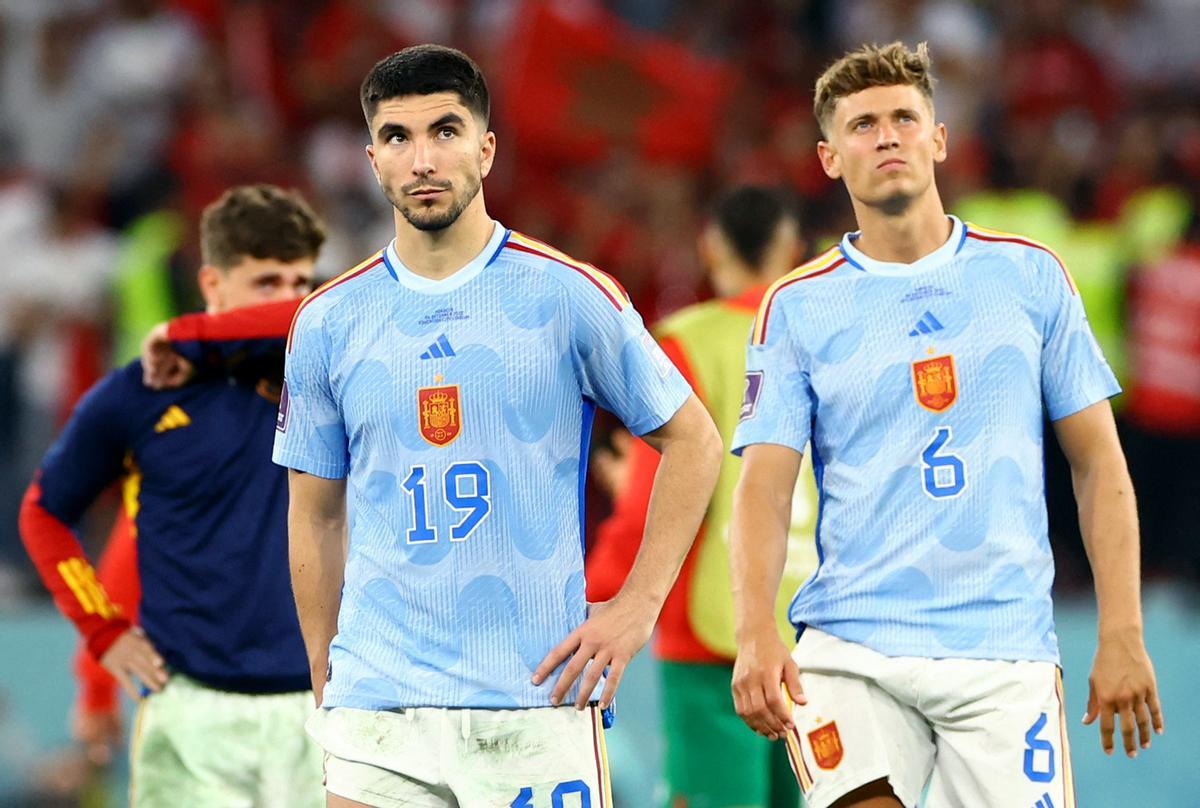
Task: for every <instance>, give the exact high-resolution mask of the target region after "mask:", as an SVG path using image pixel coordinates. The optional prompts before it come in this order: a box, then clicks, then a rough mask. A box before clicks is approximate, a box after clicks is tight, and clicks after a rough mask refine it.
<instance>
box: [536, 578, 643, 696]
mask: <svg viewBox="0 0 1200 808" xmlns="http://www.w3.org/2000/svg"><path fill="white" fill-rule="evenodd" d="M657 616H658V615H657V611H656V610H652V609H647V608H645V607H644V606H638V605H636V604H634V603H632V602H630V601H628V600H622V598H621V595H617V596H616V597H615V598H613V599H612V600H607V601H605V602H603V603H593V604H591V605H590V608H589V614H588V618H587V620H585V621H583V624H582V625H580V626H579V628H577V629H575V630H574V631H572V632H571V633H570V634H568V635H567V636H566V639H564V640H563V641H562V642H560V643H559V644H558V645H556V646H554V648H553V649H551V651H550V653H549V654H547V655H546V658H545V659H543V660H542V662H541V664H540V665H538V666H537V670H535V671H534V672H533V683H534V684H535V685H540V684H541V683H542V682H544V681H545V680H546V677H547V676H549V675H550V674H551V673H553V672H554V669H555V668H557V667H558V666H559V665H561V664H562V663H563V662H564V661H566V660H567V659H570V662H568V663H567V666H566V667H565V668H563V671H562V673H561V674H559V676H558V681H557V682H556V683H555V685H554V690H553V691H552V692H551V693H550V701H551V703H553V704H556V705H557V704H560V703H562V700H563V699H564V698H565V697H566V695H567V691H569V690H570V689H571V686H572V685H573V684H575V680H576V679H579V676H580V674H583V678H582V679H580V682H579V695H578V696H577V697H576V698H575V708H576V709H577V710H582V709H584V708H585V707H587V704H588V701H589V700H590V699H591V697H592V691H593V690H595V689H596V683H597V682H599V681H600V676H601V674H604V672H605V668H607V669H608V673H607V679H606V680H605V683H604V692H603V693H602V694H601V695H600V709H604V708H606V707H608V705H609V704H611V703H612V700H613V696H615V695H616V693H617V685H618V684H620V682H621V676H622V675H623V674H624V673H625V666H626V665H628V664H629V660H631V659H633V655H634V654H636V653H637V652H638V650H639V649H641V647H642V646H643V645H645V644H646V640H648V639H650V632H651V631H653V630H654V621H655V620H656V619H657ZM585 668H586V673H585V672H584V669H585Z"/></svg>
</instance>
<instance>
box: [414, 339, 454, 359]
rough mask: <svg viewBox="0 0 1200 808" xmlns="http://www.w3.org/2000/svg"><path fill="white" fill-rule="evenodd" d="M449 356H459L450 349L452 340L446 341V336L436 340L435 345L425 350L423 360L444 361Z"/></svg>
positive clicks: (422, 355)
mask: <svg viewBox="0 0 1200 808" xmlns="http://www.w3.org/2000/svg"><path fill="white" fill-rule="evenodd" d="M447 356H457V354H456V353H454V349H453V348H451V347H450V340H448V339H446V335H445V334H442V335H441V336H440V337H438V338H437V339H436V340H434V343H433V344H432V345H430V346H429V347H428V348H426V349H425V353H423V354H421V358H422V359H442V358H444V357H447Z"/></svg>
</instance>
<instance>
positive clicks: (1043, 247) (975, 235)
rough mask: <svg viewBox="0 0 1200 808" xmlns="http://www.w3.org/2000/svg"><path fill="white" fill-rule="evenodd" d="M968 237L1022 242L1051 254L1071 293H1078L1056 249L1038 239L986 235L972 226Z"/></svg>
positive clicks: (968, 230) (1015, 242) (1011, 242)
mask: <svg viewBox="0 0 1200 808" xmlns="http://www.w3.org/2000/svg"><path fill="white" fill-rule="evenodd" d="M967 238H974V239H979V240H980V241H1004V242H1008V243H1010V244H1021V245H1023V246H1025V247H1033V248H1034V249H1038V250H1041V251H1042V252H1044V253H1047V254H1049V256H1050V257H1051V258H1053V259H1054V262H1055V263H1056V264H1058V268H1059V269H1061V270H1062V274H1063V277H1064V278H1066V279H1067V288H1068V289H1070V290H1071V294H1073V295H1074V294H1078V290H1077V289H1076V288H1075V280H1074V279H1073V278H1072V277H1071V273H1070V272H1068V271H1067V266H1066V264H1064V263H1063V262H1062V259H1061V258H1059V257H1058V256H1057V255H1055V253H1054V250H1051V249H1050V248H1048V247H1046V245H1044V244H1038V243H1037V242H1036V241H1030V240H1029V239H1024V238H1020V237H1018V236H986V235H984V234H982V233H978V232H976V231H974V230H972V229H971V228H967Z"/></svg>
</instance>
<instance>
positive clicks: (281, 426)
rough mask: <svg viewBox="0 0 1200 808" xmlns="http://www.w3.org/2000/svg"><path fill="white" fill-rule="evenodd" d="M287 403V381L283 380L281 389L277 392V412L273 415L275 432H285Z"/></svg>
mask: <svg viewBox="0 0 1200 808" xmlns="http://www.w3.org/2000/svg"><path fill="white" fill-rule="evenodd" d="M288 401H289V399H288V389H287V379H284V380H283V387H282V388H280V390H279V412H277V413H276V414H275V430H276V431H277V432H287V426H288Z"/></svg>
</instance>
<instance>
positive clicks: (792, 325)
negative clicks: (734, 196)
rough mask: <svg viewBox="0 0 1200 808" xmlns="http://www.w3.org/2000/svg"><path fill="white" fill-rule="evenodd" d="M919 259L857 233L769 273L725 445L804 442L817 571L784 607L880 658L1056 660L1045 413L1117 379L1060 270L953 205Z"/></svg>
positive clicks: (1079, 405) (1039, 250)
mask: <svg viewBox="0 0 1200 808" xmlns="http://www.w3.org/2000/svg"><path fill="white" fill-rule="evenodd" d="M950 219H951V223H952V225H953V226H952V230H951V234H950V238H949V239H948V240H947V241H946V243H945V244H943V245H942V246H941V247H939V248H938V249H937V250H935V251H934V252H932V253H930V254H929V255H927V256H925V257H924V258H921V259H920V260H918V261H916V262H915V263H912V264H892V263H885V262H881V261H875V260H872V259H871V258H868V257H867V256H866V255H864V254H863V253H862V252H861V251H860V250H859V249H858V248H857V247H856V246H855V243H854V242H855V240H856V238H857V233H852V234H848V235H847V236H846V237H845V238H843V239H842V241H841V243H840V244H839V245H837V246H836V247H834V248H833V249H831V250H829V251H828V252H826V253H824V254H823V255H821V256H820V257H818V258H816V259H815V260H813V261H811V262H809V263H808V264H806V265H804V266H802V267H800V268H799V269H797V270H795V271H794V272H792V273H790V274H788V275H786V276H784V277H783V278H781V279H780V280H779V281H777V282H776V283H775V284H774V285H773V286H772V288H771V289H770V290H769V291H768V293H767V295H766V297H765V298H764V299H763V302H762V305H761V307H760V308H759V312H758V317H757V320H756V321H755V325H754V331H753V333H752V335H751V339H750V345H749V347H748V349H747V361H746V367H747V377H746V398H745V402H744V404H743V407H742V419H741V422H740V423H739V425H738V429H737V432H736V434H735V437H734V451H735V452H741V451H742V449H744V448H745V447H746V446H749V445H751V444H756V443H772V444H780V445H783V446H788V447H791V448H793V449H795V450H796V451H802V450H803V447H804V445H805V443H806V442H808V441H810V440H811V444H812V459H813V469H814V473H815V476H816V481H817V488H818V491H819V493H820V511H819V513H820V515H819V518H818V523H817V550H818V557H819V559H820V563H819V566H818V568H817V571H816V572H815V573H814V574H813V575H812V577H810V578H809V579H808V580H807V581H806V582H805V583H804V584H803V585H802V586H801V587H800V589H799V591H798V592H797V593H796V596H795V598H794V599H793V601H792V605H791V610H790V616H791V620H792V622H793V623H794V624H795V625H796V626H797V628H798V629H802V628H803V627H804V626H805V625H812V626H816V627H818V628H820V629H821V630H823V631H825V632H828V633H830V634H833V635H835V636H837V637H841V638H842V639H845V640H850V641H852V642H857V643H861V644H863V645H866V646H868V647H870V648H873V649H875V650H876V651H879V652H881V653H884V654H887V655H889V656H920V657H932V658H941V657H967V658H980V659H1000V660H1042V661H1052V662H1057V660H1058V642H1057V638H1056V637H1055V634H1054V622H1053V614H1052V611H1051V603H1050V586H1051V583H1052V581H1053V578H1054V562H1053V558H1052V556H1051V553H1050V544H1049V541H1048V538H1047V529H1046V504H1045V494H1044V482H1043V459H1042V440H1043V435H1042V430H1043V426H1042V425H1043V418H1042V413H1043V407H1044V408H1045V412H1046V413H1047V414H1048V415H1049V417H1050V419H1051V420H1057V419H1059V418H1063V417H1065V416H1068V415H1071V414H1072V413H1075V412H1078V411H1079V410H1082V409H1083V408H1085V407H1087V406H1089V405H1090V404H1093V403H1095V402H1097V401H1101V400H1103V399H1105V398H1107V397H1109V396H1112V395H1115V394H1116V393H1118V392H1120V387H1119V385H1118V384H1117V381H1116V379H1115V377H1114V376H1113V374H1112V371H1111V370H1109V367H1108V364H1107V362H1105V360H1104V357H1103V356H1102V355H1101V353H1100V349H1099V348H1098V346H1097V345H1096V342H1095V339H1094V338H1093V337H1092V333H1091V329H1090V328H1089V326H1088V323H1087V318H1086V316H1085V314H1084V310H1083V306H1082V304H1081V303H1080V300H1079V296H1078V293H1077V292H1076V289H1075V285H1074V283H1073V281H1072V280H1071V277H1070V275H1069V273H1068V272H1067V270H1066V268H1065V267H1064V266H1063V265H1062V263H1061V262H1060V261H1059V260H1058V258H1057V257H1056V256H1055V255H1054V254H1053V253H1052V252H1051V251H1049V250H1048V249H1046V248H1045V247H1042V246H1041V245H1038V244H1036V243H1034V242H1032V241H1029V240H1027V239H1024V238H1021V237H1018V236H1010V235H1007V234H1001V233H996V232H993V231H990V230H985V229H983V228H979V227H976V226H975V225H973V224H964V223H963V222H961V221H959V220H958V219H956V218H954V217H950Z"/></svg>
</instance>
